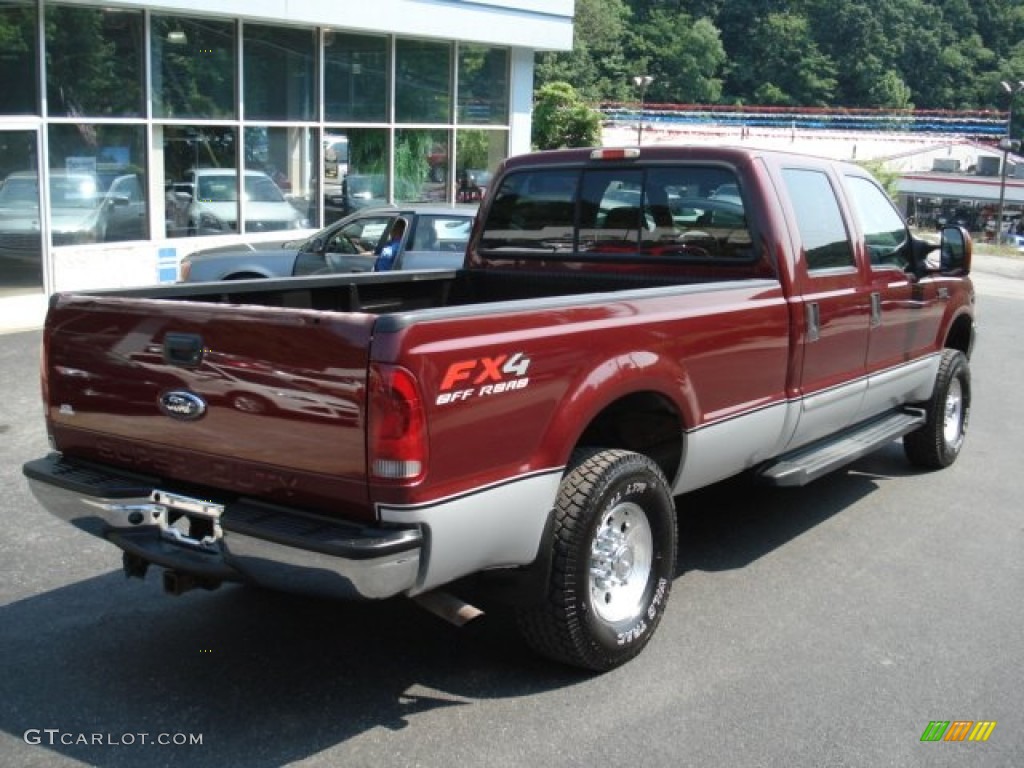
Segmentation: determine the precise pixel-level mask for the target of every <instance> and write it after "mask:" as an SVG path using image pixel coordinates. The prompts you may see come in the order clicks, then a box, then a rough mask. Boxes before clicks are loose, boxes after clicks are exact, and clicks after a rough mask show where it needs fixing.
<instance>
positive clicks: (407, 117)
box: [395, 40, 452, 123]
mask: <svg viewBox="0 0 1024 768" xmlns="http://www.w3.org/2000/svg"><path fill="white" fill-rule="evenodd" d="M451 64H452V46H451V45H450V44H449V43H435V42H427V41H425V40H398V41H396V42H395V78H396V82H395V120H397V121H398V122H400V123H447V122H450V120H451Z"/></svg>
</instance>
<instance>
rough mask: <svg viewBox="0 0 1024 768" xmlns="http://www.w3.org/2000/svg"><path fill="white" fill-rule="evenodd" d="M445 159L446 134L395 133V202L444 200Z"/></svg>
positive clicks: (408, 129)
mask: <svg viewBox="0 0 1024 768" xmlns="http://www.w3.org/2000/svg"><path fill="white" fill-rule="evenodd" d="M448 159H449V139H448V131H444V130H436V129H435V130H425V129H413V128H403V129H400V130H397V131H395V199H396V200H398V201H399V202H408V203H411V202H444V201H445V200H447V199H448V178H449V174H448Z"/></svg>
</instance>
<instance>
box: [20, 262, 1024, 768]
mask: <svg viewBox="0 0 1024 768" xmlns="http://www.w3.org/2000/svg"><path fill="white" fill-rule="evenodd" d="M997 267H998V268H997ZM1017 269H1018V268H1017V267H1016V266H1015V265H1014V264H1010V265H1008V266H1005V268H1004V265H1003V264H1002V263H1001V262H1000V263H997V264H995V266H991V265H986V269H985V270H984V271H981V270H980V269H979V271H978V274H977V279H976V283H977V285H978V291H979V311H978V316H979V323H980V326H979V331H980V335H979V340H978V346H977V348H976V352H975V356H974V359H973V363H972V368H973V376H974V408H973V412H972V416H971V428H970V431H969V434H968V438H967V444H966V445H965V448H964V452H963V454H962V455H961V457H960V460H959V461H958V462H957V463H956V464H955V465H954V466H953V467H952V468H950V469H948V470H946V471H942V472H937V473H921V472H917V471H914V470H912V469H911V468H910V467H909V465H908V464H907V463H906V462H905V461H904V460H903V456H902V451H901V449H900V447H899V445H898V444H893V445H892V446H891V447H889V448H887V449H885V450H883V451H881V452H880V453H878V454H877V455H874V456H871V457H868V458H866V459H863V460H861V461H859V462H857V463H856V464H854V465H852V466H851V467H849V468H847V469H845V470H842V471H839V472H837V473H835V474H833V475H831V476H829V477H826V478H825V479H823V480H820V481H818V482H816V483H814V484H813V485H811V486H808V487H806V488H803V489H793V490H783V489H761V488H752V487H751V486H750V485H749V484H748V482H747V481H746V480H744V479H739V480H733V481H729V482H726V483H722V484H718V485H715V486H713V487H710V488H707V489H704V490H702V491H700V492H697V493H694V494H689V495H687V496H685V497H680V498H679V499H677V505H678V507H679V510H680V514H681V527H680V536H681V538H680V559H681V563H680V568H679V575H678V577H677V579H676V582H675V585H674V591H673V594H672V600H671V604H670V606H669V610H668V612H667V615H666V616H665V618H664V621H663V622H662V625H661V627H660V629H659V631H658V634H657V636H656V637H655V638H654V639H653V641H652V643H651V645H650V646H649V647H648V648H647V649H646V650H645V652H644V653H643V654H642V655H641V656H640V657H639V658H638V659H636V660H635V661H633V662H631V663H629V664H627V665H626V666H624V667H622V668H620V669H617V670H615V671H613V672H611V673H608V674H606V675H603V676H591V675H586V674H582V673H579V672H577V671H574V670H571V669H567V668H564V667H560V666H558V665H555V664H552V663H549V662H546V661H543V660H540V659H538V658H536V657H534V656H533V655H531V654H530V652H529V651H528V650H527V649H526V648H525V647H524V646H523V645H522V644H521V642H520V640H519V638H518V636H517V634H516V632H515V627H514V625H513V622H512V620H511V618H510V617H509V616H508V615H507V614H506V613H504V612H503V611H501V610H500V609H496V608H492V607H491V606H486V605H485V606H483V607H484V608H485V609H488V612H487V614H486V615H485V616H484V617H483V618H482V619H479V620H477V622H474V623H473V624H470V625H469V626H468V627H466V628H464V629H462V630H458V629H455V628H453V627H450V626H448V625H446V624H444V623H442V622H441V621H440V620H438V619H437V618H435V617H434V616H432V615H429V614H427V613H425V612H423V611H422V610H421V609H419V608H417V607H416V606H414V605H412V604H411V603H408V602H405V601H401V600H397V601H391V602H387V603H381V604H365V605H347V604H338V603H331V602H326V601H322V600H316V599H312V598H306V597H292V596H286V595H279V594H273V593H268V592H261V591H258V590H254V589H248V588H241V587H225V588H222V589H220V590H218V591H215V592H209V593H207V592H202V591H197V592H191V593H189V594H187V595H184V596H182V597H179V598H172V597H168V596H165V595H164V594H163V593H162V592H161V590H160V587H159V583H158V579H157V578H155V575H151V576H150V578H149V579H148V580H147V581H145V582H139V581H137V580H132V581H130V582H129V581H126V580H125V578H124V576H123V575H122V573H121V569H120V558H119V553H118V552H117V550H116V549H114V548H113V547H111V546H109V545H104V544H102V543H101V542H98V541H97V540H95V539H92V538H91V537H89V536H87V535H85V534H84V533H80V532H78V531H76V530H75V529H73V528H71V527H70V526H67V525H65V524H63V523H60V522H58V521H57V520H56V519H53V518H51V517H50V516H49V515H47V513H45V512H44V511H43V510H42V508H41V507H39V506H38V505H37V504H36V502H35V501H34V500H33V499H32V498H31V497H30V496H29V494H28V492H27V488H26V486H25V483H24V481H23V479H22V477H21V474H20V467H21V464H22V463H23V462H24V461H25V460H27V459H30V458H35V457H36V456H39V455H41V454H42V453H44V452H45V451H46V440H45V435H44V433H43V424H42V417H41V408H40V404H39V395H38V385H37V381H36V379H37V370H38V344H39V339H40V333H39V332H38V331H37V330H32V331H27V332H18V333H9V334H6V335H0V370H2V371H3V374H2V381H3V390H4V396H3V398H2V399H0V481H2V487H3V489H4V494H3V497H2V499H0V516H2V517H0V519H2V520H3V526H2V533H0V558H2V562H3V564H4V567H3V571H4V579H3V580H2V582H0V679H2V681H3V682H2V691H3V695H2V696H0V764H2V765H5V766H48V767H49V766H72V765H95V766H103V767H104V768H106V767H108V766H109V767H111V768H113V767H114V766H161V765H168V766H171V765H173V766H177V765H188V766H236V765H237V766H254V767H257V768H258V767H259V766H278V765H285V764H289V765H301V766H304V767H305V766H414V765H415V766H444V767H445V768H451V767H452V766H531V765H537V766H541V765H543V766H576V765H581V766H582V765H587V766H594V765H605V766H626V765H644V766H779V767H782V766H786V767H787V768H788V767H790V766H830V767H833V768H837V767H839V766H850V767H851V768H853V767H854V766H857V767H860V766H901V767H902V766H967V765H969V766H985V767H988V766H992V767H995V766H1020V765H1024V717H1022V715H1021V712H1022V711H1024V685H1022V683H1024V675H1022V673H1021V659H1022V658H1024V633H1022V629H1024V621H1022V613H1021V609H1020V606H1021V604H1022V603H1024V556H1022V552H1024V514H1022V512H1021V509H1022V504H1021V500H1020V495H1021V482H1020V479H1019V478H1020V457H1021V456H1022V455H1024V430H1022V429H1021V426H1020V425H1021V423H1022V422H1024V405H1022V400H1021V397H1020V394H1019V392H1020V382H1021V381H1024V354H1021V350H1020V344H1021V335H1020V329H1021V328H1022V327H1024V289H1022V286H1024V281H1022V280H1020V279H1019V278H1017V277H1014V276H1013V275H1015V274H1016V271H1017ZM946 720H949V721H957V720H960V721H968V720H970V721H994V722H995V723H996V726H995V728H994V730H993V731H992V733H991V736H990V738H989V739H988V741H987V742H984V743H971V742H961V743H947V742H936V743H927V742H922V741H921V737H922V734H923V733H924V732H925V730H926V728H927V727H928V725H929V723H930V722H932V721H946ZM196 736H198V737H199V740H200V741H201V743H196V738H195V737H196ZM161 741H165V742H167V743H160V742H161Z"/></svg>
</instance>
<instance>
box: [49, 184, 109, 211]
mask: <svg viewBox="0 0 1024 768" xmlns="http://www.w3.org/2000/svg"><path fill="white" fill-rule="evenodd" d="M98 193H99V189H98V187H97V185H96V179H94V178H93V177H92V176H52V177H50V204H51V205H52V206H53V207H54V208H93V207H95V206H96V199H97V195H98Z"/></svg>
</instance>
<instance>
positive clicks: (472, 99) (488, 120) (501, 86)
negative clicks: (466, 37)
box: [459, 44, 509, 125]
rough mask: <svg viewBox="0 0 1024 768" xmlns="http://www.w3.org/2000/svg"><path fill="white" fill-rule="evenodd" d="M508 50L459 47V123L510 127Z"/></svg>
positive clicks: (478, 46) (476, 46)
mask: <svg viewBox="0 0 1024 768" xmlns="http://www.w3.org/2000/svg"><path fill="white" fill-rule="evenodd" d="M508 80H509V61H508V49H507V48H489V47H487V46H483V45H469V44H460V45H459V123H460V124H472V125H505V124H507V123H508V95H509V89H508Z"/></svg>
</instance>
